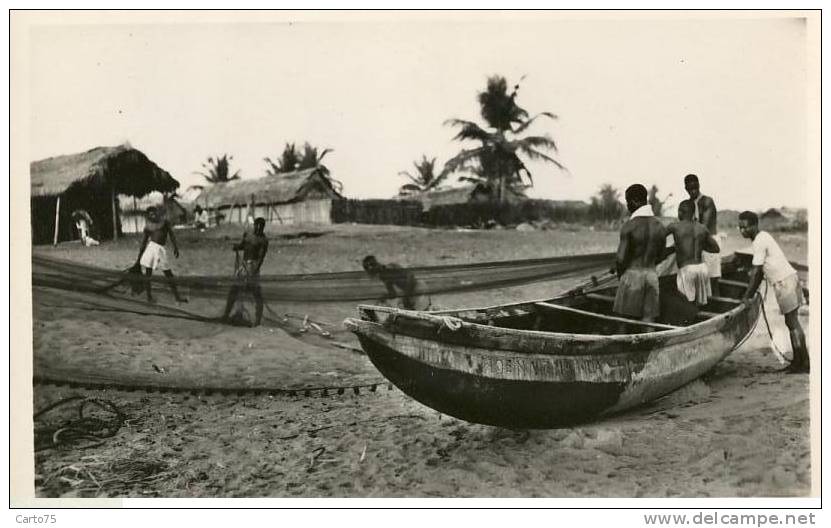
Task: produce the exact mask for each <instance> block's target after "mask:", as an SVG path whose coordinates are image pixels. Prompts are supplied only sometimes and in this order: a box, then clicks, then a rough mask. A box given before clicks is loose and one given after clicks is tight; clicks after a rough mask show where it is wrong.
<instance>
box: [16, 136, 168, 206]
mask: <svg viewBox="0 0 831 528" xmlns="http://www.w3.org/2000/svg"><path fill="white" fill-rule="evenodd" d="M29 175H30V178H31V183H32V196H33V197H36V196H55V195H59V194H62V193H64V192H66V191H67V190H68V189H70V188H71V187H76V186H77V187H85V188H86V187H89V188H97V189H101V190H110V189H111V188H112V187H113V185H114V186H115V190H116V192H117V193H119V194H126V195H128V196H138V197H141V196H144V195H146V194H147V193H149V192H151V191H160V192H172V191H174V190H176V188H177V187H179V182H178V181H176V180H174V179H173V178H172V177H171V176H170V174H169V173H168V172H167V171H165V170H163V169H160V168H159V167H158V166H157V165H156V164H155V163H153V162H152V161H150V160H149V159H147V156H145V155H144V154H142V153H141V152H140V151H138V150H136V149H134V148H132V147H130V146H129V145H120V146H118V147H96V148H94V149H92V150H88V151H87V152H82V153H80V154H69V155H66V156H55V157H54V158H46V159H44V160H40V161H34V162H32V163H31V164H30V165H29Z"/></svg>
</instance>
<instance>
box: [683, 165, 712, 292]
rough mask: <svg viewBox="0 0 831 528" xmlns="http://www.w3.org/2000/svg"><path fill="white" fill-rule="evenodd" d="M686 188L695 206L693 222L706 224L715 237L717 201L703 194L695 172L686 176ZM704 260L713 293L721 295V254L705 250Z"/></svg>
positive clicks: (690, 200)
mask: <svg viewBox="0 0 831 528" xmlns="http://www.w3.org/2000/svg"><path fill="white" fill-rule="evenodd" d="M684 189H686V190H687V194H689V195H690V198H689V200H684V201H685V202H690V203H691V204H692V206H693V222H699V223H701V224H704V227H706V228H707V231H709V233H710V234H711V235H712V236H713V237H715V236H716V234H717V233H718V227H717V225H716V224H717V217H718V212H717V211H716V203H715V202H714V201H713V199H712V198H710V197H709V196H705V195H703V194H701V188H700V185H699V182H698V176H696V175H695V174H687V175H686V176H684ZM701 259H702V261H703V262H704V263H705V264H707V269H708V273H709V275H710V289H711V290H712V292H713V295H715V296H718V295H719V286H718V280H719V279H720V278H721V255H719V253H718V252H712V251H708V250H706V249H705V250H704V253H703V254H702V255H701Z"/></svg>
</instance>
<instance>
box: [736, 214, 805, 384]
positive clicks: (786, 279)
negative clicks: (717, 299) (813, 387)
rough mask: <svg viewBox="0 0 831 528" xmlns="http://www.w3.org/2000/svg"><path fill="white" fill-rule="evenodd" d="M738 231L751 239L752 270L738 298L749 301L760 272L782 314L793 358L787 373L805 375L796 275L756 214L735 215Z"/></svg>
mask: <svg viewBox="0 0 831 528" xmlns="http://www.w3.org/2000/svg"><path fill="white" fill-rule="evenodd" d="M739 231H740V232H741V234H742V236H743V237H744V238H747V239H749V240H752V241H753V269H752V270H751V272H750V284H749V285H748V287H747V292H746V293H745V294H744V298H743V299H742V301H743V302H745V303H749V302H750V300H751V299H752V298H753V296H754V295H755V294H756V290H757V289H758V288H759V285H760V284H761V283H762V276H763V275H764V278H765V279H767V281H768V284H770V286H771V288H773V293H774V294H775V295H776V303H777V304H778V305H779V311H781V312H782V315H784V316H785V324H786V325H787V326H788V331H789V333H790V335H791V347H792V348H793V360H792V361H791V364H790V365H788V367H787V369H786V371H787V372H788V373H789V374H807V373H808V372H810V370H811V364H810V361H809V359H808V347H807V345H806V344H805V332H804V331H803V330H802V325H800V324H799V307H800V306H801V305H802V303H803V298H802V287H801V286H800V284H799V276H798V275H797V273H796V270H795V269H794V268H793V266H791V264H790V262H788V259H787V258H786V257H785V253H783V252H782V248H780V247H779V244H777V243H776V240H774V239H773V237H772V236H770V233H768V232H767V231H760V230H759V217H758V216H757V215H756V213H754V212H751V211H744V212H742V213H741V214H740V215H739ZM763 302H764V301H763Z"/></svg>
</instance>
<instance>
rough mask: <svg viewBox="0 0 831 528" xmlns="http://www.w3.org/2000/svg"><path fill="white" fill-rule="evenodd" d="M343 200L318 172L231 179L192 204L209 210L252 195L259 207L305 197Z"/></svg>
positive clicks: (232, 203)
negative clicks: (206, 207) (319, 196)
mask: <svg viewBox="0 0 831 528" xmlns="http://www.w3.org/2000/svg"><path fill="white" fill-rule="evenodd" d="M313 192H316V194H318V195H320V194H322V195H324V196H328V197H329V198H342V196H341V195H340V194H339V193H338V192H337V191H336V190H335V189H334V188H333V187H332V184H331V182H330V181H329V179H328V178H326V177H325V176H324V175H323V174H322V172H321V171H320V170H319V169H317V168H313V169H305V170H301V171H295V172H287V173H283V174H278V175H275V176H263V177H262V178H256V179H250V180H234V181H232V182H228V183H218V184H215V185H212V186H210V187H208V188H206V189H205V190H203V191H202V193H201V194H200V195H199V196H198V197H197V198H196V199H194V203H196V204H200V205H204V204H205V203H207V204H208V207H221V206H226V205H242V204H246V203H248V201H249V200H250V198H251V196H252V195H253V196H254V201H255V202H256V203H258V204H265V203H268V204H281V203H290V202H297V201H300V200H303V199H304V198H305V197H306V196H307V195H308V194H310V193H313Z"/></svg>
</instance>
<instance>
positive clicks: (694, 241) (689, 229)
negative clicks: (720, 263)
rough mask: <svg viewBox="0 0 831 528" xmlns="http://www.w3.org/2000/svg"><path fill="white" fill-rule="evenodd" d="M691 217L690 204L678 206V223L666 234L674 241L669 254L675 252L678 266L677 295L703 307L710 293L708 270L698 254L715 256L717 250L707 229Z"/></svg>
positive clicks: (670, 227)
mask: <svg viewBox="0 0 831 528" xmlns="http://www.w3.org/2000/svg"><path fill="white" fill-rule="evenodd" d="M693 213H694V207H693V203H692V202H691V201H690V200H684V201H683V202H681V203H680V204H679V205H678V222H675V223H673V224H670V225H669V226H668V227H667V231H668V232H669V233H670V234H671V235H672V237H673V239H674V240H675V247H674V248H670V251H674V252H675V260H676V263H677V264H678V275H677V276H676V284H677V286H678V291H679V292H681V294H682V295H683V296H684V297H686V299H687V300H688V301H690V302H694V303H696V304H697V305H699V306H704V305H705V304H707V301H708V300H709V298H710V297H711V296H712V295H713V293H712V290H711V284H710V273H709V268H708V266H707V263H706V262H703V261H702V254H703V253H704V252H710V253H711V254H713V253H715V254H718V252H719V251H720V250H721V248H719V246H718V242H716V240H715V239H714V238H713V236H712V235H711V234H710V232H709V231H707V228H706V227H704V225H703V224H701V223H700V222H696V221H694V220H693Z"/></svg>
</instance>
